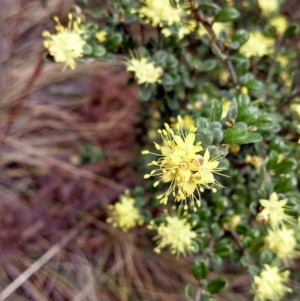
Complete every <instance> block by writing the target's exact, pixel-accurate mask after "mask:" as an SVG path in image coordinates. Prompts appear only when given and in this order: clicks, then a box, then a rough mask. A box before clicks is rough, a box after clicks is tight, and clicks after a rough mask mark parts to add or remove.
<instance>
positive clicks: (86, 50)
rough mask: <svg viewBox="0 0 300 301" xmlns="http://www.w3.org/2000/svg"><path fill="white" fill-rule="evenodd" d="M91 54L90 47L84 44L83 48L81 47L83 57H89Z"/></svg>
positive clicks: (91, 49)
mask: <svg viewBox="0 0 300 301" xmlns="http://www.w3.org/2000/svg"><path fill="white" fill-rule="evenodd" d="M92 52H93V48H92V46H91V45H90V44H84V46H83V53H84V54H85V55H91V54H92Z"/></svg>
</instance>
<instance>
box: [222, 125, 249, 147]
mask: <svg viewBox="0 0 300 301" xmlns="http://www.w3.org/2000/svg"><path fill="white" fill-rule="evenodd" d="M246 136H247V130H245V129H243V128H241V127H232V128H230V129H227V130H225V131H224V139H223V141H222V143H225V144H227V143H237V141H238V140H240V139H243V138H245V137H246Z"/></svg>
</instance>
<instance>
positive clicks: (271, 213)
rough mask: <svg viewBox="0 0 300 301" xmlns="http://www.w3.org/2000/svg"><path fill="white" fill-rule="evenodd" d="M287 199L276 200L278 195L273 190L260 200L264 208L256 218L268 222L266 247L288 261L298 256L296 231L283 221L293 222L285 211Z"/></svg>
mask: <svg viewBox="0 0 300 301" xmlns="http://www.w3.org/2000/svg"><path fill="white" fill-rule="evenodd" d="M286 203H287V200H278V196H277V194H276V193H275V192H273V193H272V194H271V196H270V200H269V201H268V200H260V204H261V205H262V206H263V207H264V209H263V210H262V211H261V212H260V213H259V214H258V216H257V218H258V220H264V221H267V222H269V223H270V226H271V229H269V230H268V233H267V235H266V237H265V243H266V246H267V248H269V249H270V250H272V251H274V252H275V253H276V254H277V257H278V258H279V259H281V260H283V261H284V262H285V263H288V262H289V260H292V259H294V258H296V257H298V256H299V252H298V251H296V247H297V240H296V232H295V230H293V229H290V228H287V226H286V225H285V223H288V224H290V225H292V224H293V223H295V221H294V220H293V217H292V216H290V215H288V214H286V213H285V209H287V207H286Z"/></svg>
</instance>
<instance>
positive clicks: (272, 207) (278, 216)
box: [257, 192, 292, 229]
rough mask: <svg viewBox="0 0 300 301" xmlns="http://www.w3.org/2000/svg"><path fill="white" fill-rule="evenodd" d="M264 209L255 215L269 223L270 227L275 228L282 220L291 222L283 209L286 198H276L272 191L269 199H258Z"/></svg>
mask: <svg viewBox="0 0 300 301" xmlns="http://www.w3.org/2000/svg"><path fill="white" fill-rule="evenodd" d="M259 202H260V204H261V205H262V206H263V207H264V209H263V210H262V211H261V212H260V213H259V214H258V215H257V218H258V220H264V221H267V222H269V223H270V225H271V228H272V229H277V228H278V227H279V226H280V225H282V224H283V222H284V221H287V222H291V221H292V219H291V217H290V216H289V215H288V214H286V213H285V212H284V211H285V209H287V207H286V206H285V205H286V203H287V200H286V199H285V200H280V201H279V200H278V195H277V193H276V192H273V193H272V194H271V196H270V200H259Z"/></svg>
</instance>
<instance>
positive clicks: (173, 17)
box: [139, 0, 185, 27]
mask: <svg viewBox="0 0 300 301" xmlns="http://www.w3.org/2000/svg"><path fill="white" fill-rule="evenodd" d="M143 2H144V5H143V7H142V8H141V9H140V10H139V15H140V17H141V18H145V19H146V22H148V23H150V24H151V25H152V26H154V27H156V26H160V27H164V26H165V25H167V26H171V25H174V24H180V23H181V21H182V16H183V15H184V14H185V10H184V6H179V5H177V6H176V7H173V6H172V5H171V3H170V0H144V1H143Z"/></svg>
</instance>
